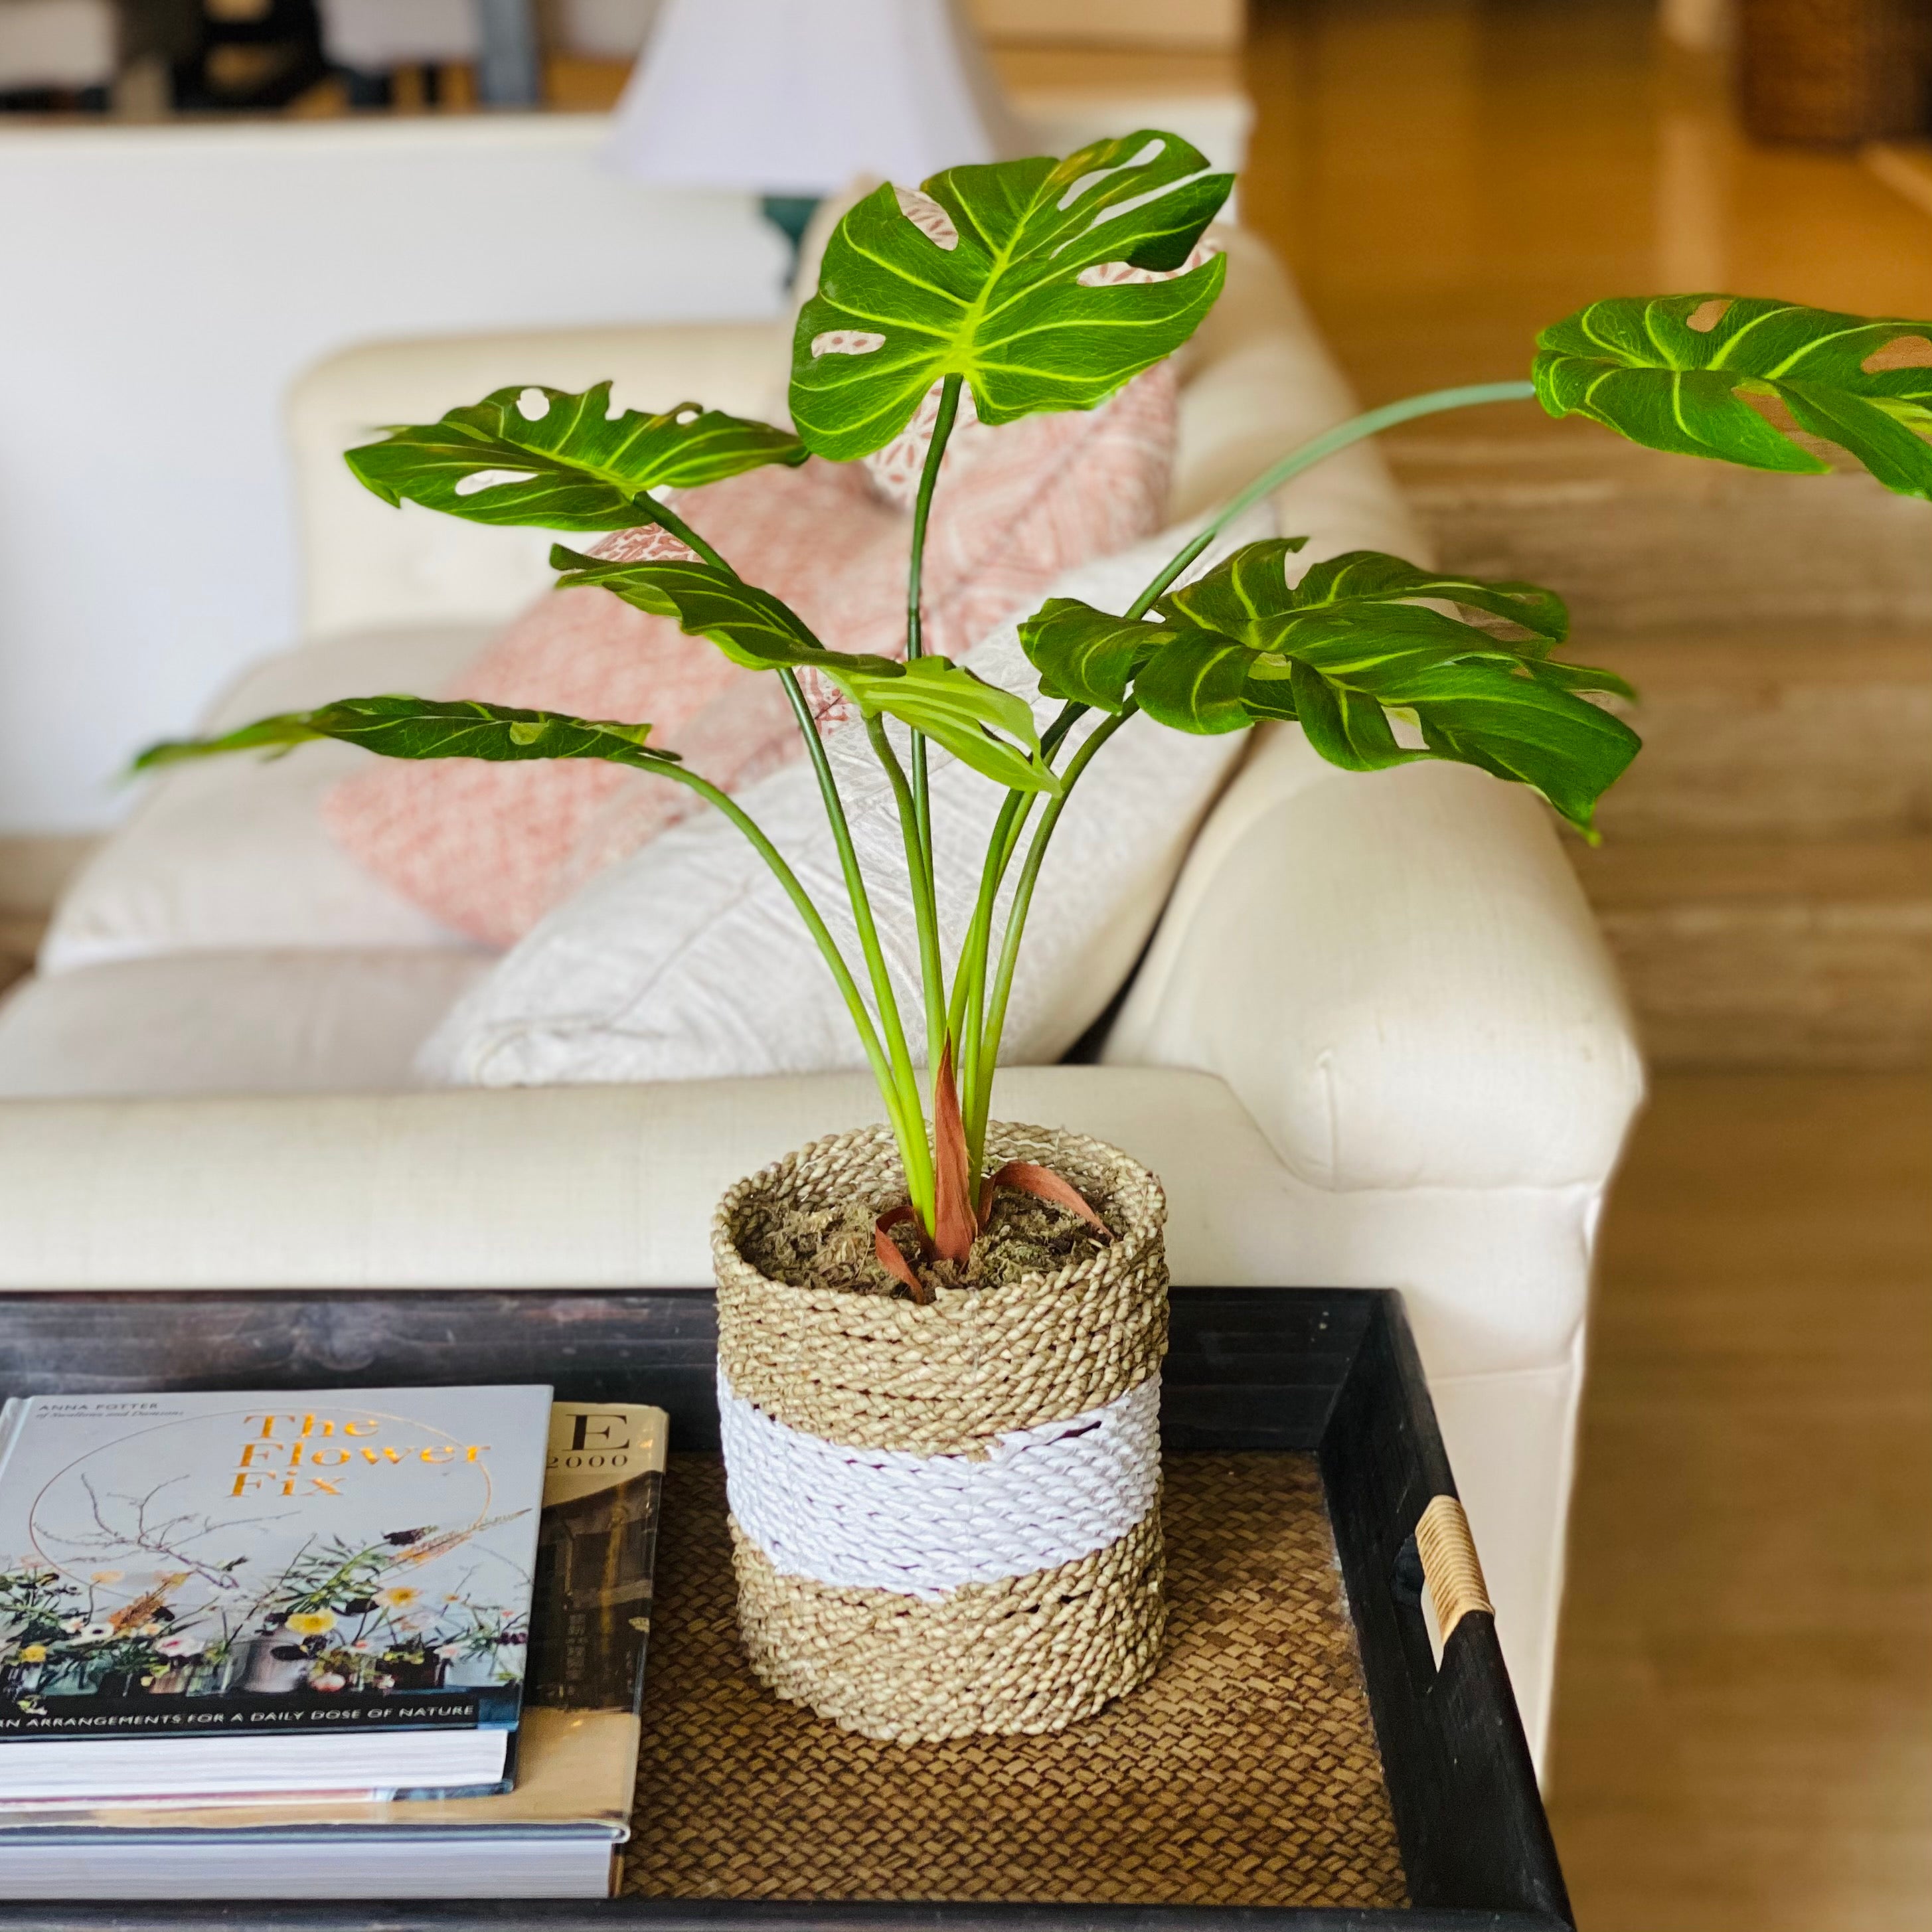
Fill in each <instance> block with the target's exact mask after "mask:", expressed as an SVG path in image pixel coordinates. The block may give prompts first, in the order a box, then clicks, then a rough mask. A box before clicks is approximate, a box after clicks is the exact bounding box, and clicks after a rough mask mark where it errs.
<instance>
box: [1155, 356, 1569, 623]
mask: <svg viewBox="0 0 1932 1932" xmlns="http://www.w3.org/2000/svg"><path fill="white" fill-rule="evenodd" d="M1535 394H1536V385H1535V383H1523V382H1516V383H1465V384H1464V385H1463V386H1462V387H1461V388H1460V389H1431V390H1430V391H1429V392H1427V394H1426V395H1420V396H1405V397H1404V398H1403V400H1402V401H1400V402H1399V403H1385V404H1383V405H1382V407H1381V408H1380V409H1377V410H1364V411H1363V412H1362V413H1361V415H1360V416H1351V417H1350V418H1349V419H1348V421H1347V422H1341V423H1337V425H1335V427H1334V428H1333V429H1331V430H1324V431H1322V434H1320V435H1319V436H1318V437H1311V438H1310V440H1308V441H1307V443H1303V444H1302V445H1301V447H1300V448H1299V449H1292V450H1290V451H1289V453H1288V454H1287V455H1286V456H1284V457H1283V458H1282V459H1281V460H1280V462H1279V463H1276V464H1274V466H1273V467H1272V468H1271V469H1265V470H1263V471H1262V473H1261V474H1260V475H1259V476H1257V477H1256V478H1255V480H1254V481H1253V482H1252V483H1250V484H1249V485H1248V487H1247V488H1246V489H1245V490H1240V491H1238V493H1236V494H1235V495H1234V496H1231V497H1229V499H1228V501H1227V502H1226V503H1225V504H1224V505H1223V506H1222V507H1221V508H1220V510H1218V511H1216V513H1215V514H1214V516H1213V517H1211V519H1210V520H1209V521H1208V523H1207V524H1206V525H1205V526H1204V527H1203V528H1202V530H1201V531H1200V532H1199V534H1198V535H1196V536H1194V537H1193V538H1191V539H1190V541H1188V542H1187V544H1184V545H1183V546H1182V547H1181V550H1180V551H1179V552H1178V553H1177V554H1176V555H1175V556H1174V558H1173V559H1172V560H1171V561H1170V562H1169V563H1168V564H1167V565H1166V566H1165V567H1164V568H1163V569H1162V570H1161V571H1160V574H1159V575H1158V576H1157V577H1155V578H1154V581H1153V582H1152V583H1150V584H1149V585H1148V587H1147V588H1146V589H1145V590H1143V591H1142V592H1141V594H1140V595H1139V596H1138V597H1136V598H1135V599H1134V601H1133V603H1132V604H1130V605H1129V606H1128V607H1127V610H1125V611H1124V613H1122V614H1123V615H1124V616H1127V617H1130V618H1131V617H1144V616H1146V615H1147V613H1148V611H1149V610H1151V609H1152V608H1153V607H1154V599H1155V598H1157V597H1158V596H1160V594H1161V593H1162V592H1163V591H1164V590H1165V589H1166V588H1167V586H1169V584H1170V583H1172V582H1173V581H1174V580H1175V578H1176V577H1178V576H1179V575H1180V574H1181V572H1182V571H1184V570H1185V569H1186V568H1187V566H1188V565H1190V563H1192V562H1193V561H1194V559H1196V557H1197V556H1199V555H1200V554H1201V553H1202V551H1203V550H1205V549H1206V548H1207V547H1208V545H1209V544H1211V543H1212V542H1213V541H1214V539H1215V538H1217V536H1219V535H1220V534H1221V532H1223V530H1224V529H1226V528H1227V526H1229V524H1230V523H1232V522H1233V521H1234V520H1235V518H1236V517H1238V516H1240V515H1241V513H1242V512H1243V511H1244V510H1249V509H1252V508H1253V507H1254V505H1256V504H1257V503H1259V502H1260V501H1261V500H1262V498H1263V497H1264V496H1273V495H1274V493H1275V492H1276V491H1277V490H1279V489H1280V487H1281V486H1282V485H1283V484H1284V483H1286V482H1287V481H1288V480H1289V478H1291V477H1294V476H1299V475H1301V472H1303V471H1304V469H1313V468H1314V466H1316V463H1319V462H1321V461H1322V460H1324V459H1325V458H1328V457H1331V456H1333V455H1334V454H1335V452H1337V450H1340V449H1347V448H1348V446H1349V444H1351V443H1360V442H1361V441H1362V440H1364V437H1371V436H1376V435H1379V434H1380V433H1381V432H1382V431H1384V430H1385V429H1393V428H1394V427H1395V425H1397V423H1406V422H1414V421H1415V419H1416V418H1417V417H1418V416H1440V415H1441V414H1442V413H1443V412H1444V411H1445V410H1466V409H1473V408H1475V407H1476V406H1477V405H1478V404H1483V403H1520V402H1527V401H1529V399H1530V398H1532V397H1533V396H1534V395H1535Z"/></svg>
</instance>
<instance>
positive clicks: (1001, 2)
mask: <svg viewBox="0 0 1932 1932" xmlns="http://www.w3.org/2000/svg"><path fill="white" fill-rule="evenodd" d="M968 7H969V10H970V11H971V13H972V16H973V17H974V20H976V21H977V22H978V23H979V25H980V31H981V32H983V33H984V34H986V35H987V36H988V37H989V38H992V39H994V40H1045V41H1057V42H1059V43H1062V44H1064V45H1068V46H1074V45H1096V46H1139V47H1189V48H1202V49H1212V48H1232V47H1238V46H1240V45H1241V36H1242V34H1243V31H1244V28H1245V27H1246V25H1247V4H1246V0H968Z"/></svg>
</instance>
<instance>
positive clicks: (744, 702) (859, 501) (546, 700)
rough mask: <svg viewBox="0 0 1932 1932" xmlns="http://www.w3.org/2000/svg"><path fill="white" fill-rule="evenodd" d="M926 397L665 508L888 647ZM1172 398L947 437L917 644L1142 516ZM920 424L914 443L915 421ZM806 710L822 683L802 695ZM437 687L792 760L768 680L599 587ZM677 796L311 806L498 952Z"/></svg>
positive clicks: (860, 644) (651, 542) (753, 775)
mask: <svg viewBox="0 0 1932 1932" xmlns="http://www.w3.org/2000/svg"><path fill="white" fill-rule="evenodd" d="M936 407H937V391H936V390H935V393H934V395H932V396H930V397H929V398H927V401H926V405H925V407H924V408H923V409H922V412H921V415H920V418H919V419H916V420H915V422H914V424H913V425H912V426H911V427H910V428H909V429H908V431H907V434H906V435H905V436H904V437H902V438H901V439H899V440H898V442H897V443H895V444H894V445H892V446H889V447H888V449H887V450H886V451H883V452H880V456H879V457H878V458H874V459H873V460H872V461H871V464H870V465H869V466H868V465H864V464H856V463H853V464H838V463H824V462H821V461H820V460H817V458H814V459H813V460H811V461H810V462H808V463H806V464H805V465H804V466H803V467H802V468H801V469H795V470H787V469H757V470H752V471H750V472H748V473H747V474H745V475H742V476H734V477H732V478H729V479H728V480H727V481H724V482H722V483H714V484H707V485H706V486H705V487H703V488H701V489H695V490H686V491H684V492H683V493H682V494H681V495H680V496H679V499H678V505H677V507H678V511H679V514H680V515H681V516H682V517H684V518H685V520H687V521H688V523H690V524H691V526H692V527H693V528H694V529H696V530H697V531H698V532H700V534H701V535H703V537H704V538H706V541H709V542H710V543H711V544H714V545H715V547H717V548H718V550H720V551H721V552H722V553H723V554H724V556H726V557H727V559H729V560H730V562H731V564H732V565H733V568H736V570H738V571H740V572H741V573H742V574H743V575H744V576H745V577H746V578H747V579H748V580H750V581H751V582H753V583H759V584H762V585H763V586H765V587H766V589H769V590H771V591H773V592H775V593H776V594H777V595H779V596H780V597H782V598H784V599H785V601H787V603H789V604H791V605H792V606H793V608H794V609H795V610H797V611H798V613H799V615H800V616H802V617H803V618H804V619H805V622H807V623H808V624H809V625H811V627H812V628H813V629H814V631H816V632H817V634H818V635H819V637H820V638H822V639H823V640H824V642H825V643H827V644H829V645H831V646H833V647H834V648H835V649H841V650H851V651H871V652H878V653H880V654H881V655H892V656H898V655H901V654H902V653H903V652H904V648H905V636H904V626H905V577H904V573H905V560H906V547H907V542H908V541H909V528H910V517H908V515H907V511H906V508H905V505H906V503H907V502H908V501H909V493H908V492H907V490H906V489H905V487H904V481H903V479H904V476H905V475H906V474H907V465H908V464H909V465H910V475H911V476H912V478H913V481H914V483H915V484H916V477H917V473H918V469H919V466H920V464H921V463H922V462H923V460H924V458H925V452H926V448H927V447H929V443H930V437H931V430H932V415H933V413H934V411H935V410H936ZM921 431H923V435H922V434H921ZM1174 432H1175V384H1174V377H1173V374H1172V371H1170V370H1169V369H1168V368H1166V366H1165V365H1162V366H1160V367H1157V368H1154V369H1152V370H1150V371H1148V373H1147V374H1145V375H1143V376H1142V377H1139V378H1138V379H1137V380H1135V381H1134V382H1133V383H1130V384H1129V385H1128V386H1127V388H1126V389H1124V390H1123V391H1122V392H1121V393H1120V394H1119V395H1118V396H1116V397H1115V398H1113V399H1112V401H1109V402H1108V403H1106V404H1103V405H1102V406H1101V407H1100V408H1098V409H1097V410H1091V411H1088V412H1085V413H1078V412H1071V413H1065V414H1060V415H1052V416H1030V417H1027V418H1025V419H1023V420H1022V421H1021V422H1017V423H1013V424H1011V425H1007V426H1006V427H1004V428H1000V429H998V430H992V431H989V430H987V429H986V428H983V427H982V426H980V425H975V426H974V433H973V434H971V435H970V436H965V435H962V437H961V438H960V442H959V447H958V449H957V450H955V449H954V448H953V447H952V446H949V448H948V450H947V460H946V462H945V463H944V466H943V467H942V469H941V483H940V487H939V489H938V493H937V494H936V495H935V499H934V505H933V515H932V525H931V527H930V529H929V532H928V537H927V547H926V574H925V581H926V601H925V607H924V608H925V634H926V648H927V649H929V650H932V651H935V652H943V653H944V654H946V655H949V656H958V655H962V654H963V653H964V652H965V651H966V650H968V649H969V648H971V646H973V645H974V644H975V643H977V642H978V641H979V640H980V639H981V638H982V637H984V636H985V635H986V634H987V633H988V632H989V631H992V630H994V629H996V628H998V626H999V625H1001V624H1002V623H1004V622H1008V621H1010V619H1013V617H1015V616H1019V615H1020V614H1021V613H1023V612H1024V611H1025V610H1026V609H1027V608H1028V606H1029V605H1030V604H1031V603H1032V602H1033V601H1034V600H1036V599H1037V598H1038V597H1039V596H1040V595H1041V594H1042V593H1043V591H1044V590H1045V589H1046V586H1047V585H1048V584H1049V583H1051V582H1052V580H1053V579H1054V578H1055V577H1058V575H1059V574H1061V572H1062V571H1064V570H1067V569H1068V568H1071V567H1072V566H1073V565H1076V564H1079V563H1082V562H1086V561H1088V559H1091V558H1094V557H1099V556H1108V555H1110V554H1112V553H1113V552H1114V551H1115V550H1122V549H1124V548H1126V547H1127V546H1128V545H1129V544H1132V543H1134V542H1136V541H1139V539H1140V538H1142V537H1144V536H1146V535H1150V534H1151V532H1154V530H1156V529H1159V528H1160V524H1161V520H1162V515H1163V510H1164V508H1165V505H1166V497H1167V487H1168V477H1169V469H1170V467H1171V466H1172V458H1173V449H1174ZM595 554H596V555H598V556H607V557H618V558H622V559H637V558H640V557H644V556H680V555H685V554H688V553H686V552H685V551H684V550H682V546H680V545H678V544H676V543H674V542H673V541H671V540H670V539H669V538H667V537H666V535H664V532H662V531H661V530H659V529H656V528H655V526H647V527H646V528H644V529H636V530H624V531H619V532H616V534H614V535H612V536H610V537H607V538H604V540H603V541H601V542H600V543H599V544H597V545H596V546H595ZM444 695H446V696H448V697H475V698H481V699H483V700H486V701H487V702H489V703H497V704H516V705H525V706H531V707H533V708H540V709H548V710H556V711H571V712H577V714H579V715H583V716H587V717H592V718H649V720H650V721H651V722H652V724H653V725H654V726H655V727H656V729H655V732H654V733H653V738H654V741H655V742H657V743H658V744H661V745H665V746H667V747H668V748H670V749H671V750H673V751H679V752H682V754H684V755H685V757H686V759H687V760H688V762H689V763H691V766H692V767H693V768H694V769H696V770H698V771H700V772H703V774H704V775H705V776H706V777H707V778H710V779H712V781H714V782H715V783H718V784H721V785H722V786H723V787H724V789H725V790H727V791H736V790H739V789H740V788H742V787H744V786H745V785H748V784H751V783H753V782H754V781H755V780H757V778H761V777H763V776H764V775H766V773H767V772H770V771H772V770H773V769H776V768H777V767H778V766H779V765H781V764H782V763H785V762H786V761H787V760H789V759H790V758H792V757H796V756H799V755H800V754H802V746H801V745H799V742H798V738H797V733H796V727H795V726H794V725H793V722H792V719H791V715H790V710H789V709H788V707H787V705H786V703H785V701H784V693H783V691H782V690H781V688H780V687H779V685H778V681H777V680H776V679H775V678H772V677H770V676H767V675H766V673H763V672H759V671H748V670H742V669H740V668H739V667H737V666H736V665H734V664H731V663H730V661H728V660H727V658H724V656H723V655H722V654H721V652H718V650H717V649H715V647H714V646H712V645H711V644H709V643H706V641H705V640H703V638H701V637H685V635H684V634H682V632H681V631H679V629H678V628H677V627H676V625H675V624H673V623H672V622H670V619H667V618H661V617H652V616H646V614H645V613H643V612H641V611H639V610H633V609H631V607H630V606H629V605H628V604H622V603H620V602H619V601H618V599H617V598H614V597H613V596H610V595H608V594H607V592H604V591H601V590H590V589H583V590H565V591H561V592H553V593H551V594H550V595H546V596H545V597H544V598H541V600H539V601H538V602H537V603H536V604H533V605H532V607H530V608H529V610H526V611H525V612H524V613H523V615H522V616H520V617H519V618H517V619H516V620H515V622H513V623H512V624H511V625H510V626H509V628H508V629H507V630H505V631H504V633H503V634H502V636H501V637H499V638H498V639H497V640H496V642H495V643H493V644H492V645H490V647H489V648H488V649H487V650H485V651H484V652H483V653H482V655H481V656H480V657H478V658H477V660H476V661H475V663H473V664H472V665H471V666H470V667H469V669H468V670H466V671H465V672H464V673H463V675H462V676H460V677H459V678H458V679H455V681H454V682H452V685H451V686H450V688H449V690H448V691H446V693H445V694H444ZM814 697H815V698H816V699H817V700H820V701H819V703H818V706H817V708H818V709H819V710H820V717H821V721H822V722H823V723H827V724H829V722H831V721H833V720H834V719H835V718H836V717H837V716H838V715H840V709H839V706H838V703H837V702H836V694H835V693H829V692H823V691H820V692H816V693H814ZM699 804H700V801H699V800H697V799H695V798H694V796H692V794H691V793H689V792H688V791H685V790H683V789H682V787H679V786H676V785H673V784H667V783H665V782H664V781H663V780H661V779H655V778H649V777H648V776H646V775H642V774H640V773H637V772H626V771H624V770H622V769H619V767H616V766H610V765H602V764H596V763H581V764H579V763H555V764H514V765H496V764H489V763H484V762H483V761H481V760H469V759H452V760H449V761H448V762H446V763H432V764H421V765H416V764H407V763H388V762H380V763H373V764H371V766H369V767H368V769H365V770H364V771H362V772H358V773H356V775H354V776H353V777H352V778H345V779H344V780H343V781H341V783H340V784H338V785H336V786H335V787H334V788H333V790H332V791H331V792H330V793H329V795H328V796H327V797H326V799H325V801H324V803H323V818H324V820H325V822H326V824H327V825H328V826H329V830H330V831H331V832H332V833H333V834H334V835H335V838H337V840H338V841H339V842H340V843H341V844H342V845H343V846H344V847H345V848H346V849H347V850H348V851H349V852H350V853H351V854H352V855H353V856H354V857H356V859H358V860H359V861H360V862H362V864H363V865H365V866H367V867H368V868H369V869H370V870H371V871H373V872H374V873H375V874H377V876H378V877H381V878H383V879H384V880H386V881H387V882H388V883H389V884H391V885H392V886H395V888H396V889H398V891H400V892H402V893H403V894H404V896H405V897H407V898H410V899H412V900H413V901H415V902H416V904H419V905H420V906H422V907H423V908H424V909H425V910H426V911H428V913H431V915H432V916H434V917H435V918H437V919H440V920H441V921H442V922H443V923H444V924H445V925H446V926H451V927H453V928H454V929H455V930H457V931H458V932H463V933H466V934H468V935H469V936H470V937H472V938H475V939H478V940H481V941H484V943H485V944H488V945H491V946H508V945H511V944H514V941H517V939H519V938H521V937H522V935H523V934H524V933H525V932H527V931H528V930H529V928H530V927H531V926H533V925H534V924H535V922H537V920H538V919H540V918H541V917H542V916H543V915H544V913H545V912H546V911H547V910H549V909H550V907H551V906H552V905H553V904H556V903H558V902H559V901H560V900H561V899H562V898H565V897H567V896H568V895H569V894H570V893H571V892H574V891H575V890H576V889H577V887H578V886H580V885H581V884H582V883H583V882H584V881H585V880H586V879H587V878H589V877H591V876H592V874H594V873H595V872H597V871H600V870H601V868H603V867H604V866H605V865H609V864H610V863H612V862H613V861H615V860H616V859H620V858H622V857H624V856H627V855H628V853H631V852H633V851H634V850H637V847H639V846H640V845H641V844H644V843H645V842H646V841H647V840H649V839H650V838H655V836H656V835H658V833H659V832H662V831H664V829H666V828H667V827H668V826H671V825H673V824H675V823H676V822H677V820H679V819H680V818H682V817H685V816H686V815H687V814H688V813H689V812H691V811H694V810H695V809H697V808H698V806H699Z"/></svg>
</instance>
